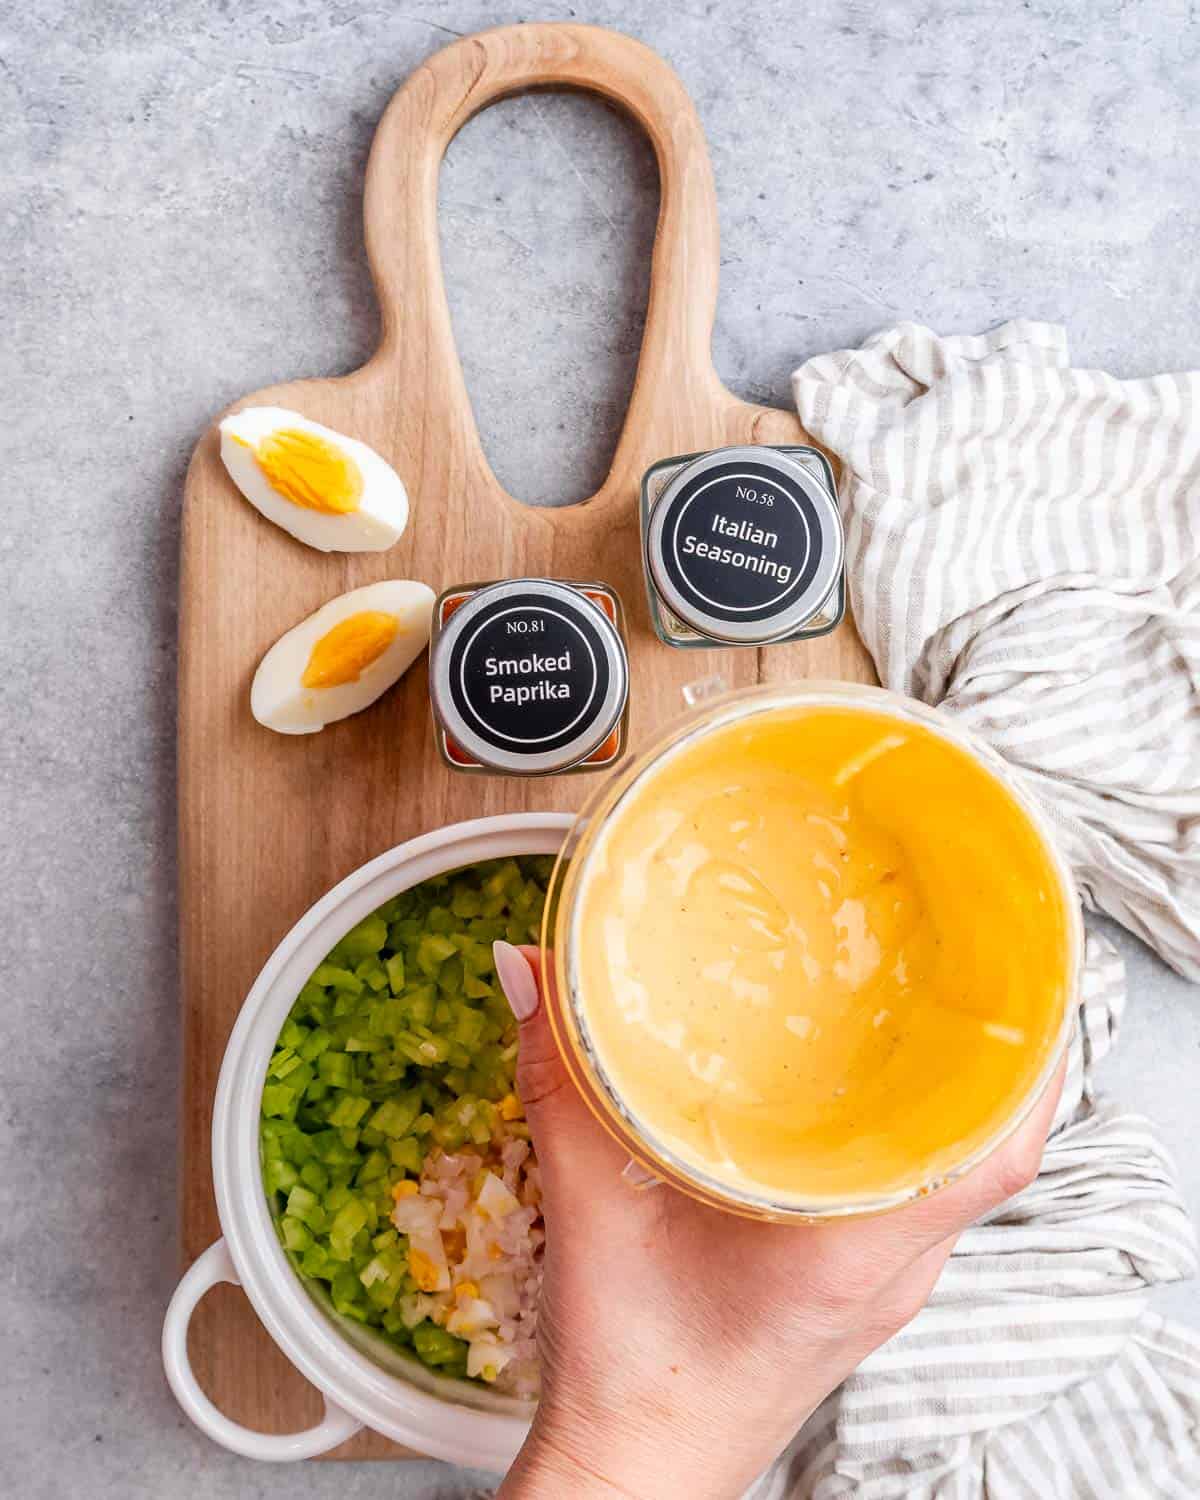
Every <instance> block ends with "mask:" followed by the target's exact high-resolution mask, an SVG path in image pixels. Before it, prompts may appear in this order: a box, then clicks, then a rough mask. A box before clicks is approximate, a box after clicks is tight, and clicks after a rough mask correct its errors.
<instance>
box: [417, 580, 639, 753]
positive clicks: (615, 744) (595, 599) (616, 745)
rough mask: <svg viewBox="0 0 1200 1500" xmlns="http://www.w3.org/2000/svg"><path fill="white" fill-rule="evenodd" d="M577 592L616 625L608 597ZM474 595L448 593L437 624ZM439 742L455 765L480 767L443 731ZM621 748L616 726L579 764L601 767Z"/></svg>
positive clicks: (469, 593) (611, 602)
mask: <svg viewBox="0 0 1200 1500" xmlns="http://www.w3.org/2000/svg"><path fill="white" fill-rule="evenodd" d="M579 592H580V593H581V594H583V596H584V597H585V598H587V599H590V600H591V601H592V603H593V604H597V605H599V606H600V608H601V609H602V610H603V611H604V613H605V614H606V615H607V616H608V618H609V620H610V621H611V622H612V623H613V624H614V625H615V624H616V623H617V611H616V606H615V605H614V603H613V600H612V597H611V595H609V594H602V593H598V592H596V591H595V590H594V589H580V590H579ZM473 593H475V590H474V589H467V590H465V591H464V592H463V593H461V594H449V595H448V596H447V597H446V598H445V599H443V600H442V607H441V611H440V613H439V615H438V624H439V625H441V626H444V625H445V623H446V621H447V620H448V619H449V618H450V616H451V615H452V614H453V613H454V611H455V610H456V609H457V608H458V607H459V605H460V604H465V603H466V602H467V600H468V599H469V598H470V597H471V595H472V594H473ZM442 743H443V744H444V745H445V747H446V754H447V756H449V758H450V759H451V760H452V761H453V762H454V763H455V765H457V766H479V765H482V762H481V761H478V760H476V759H475V757H474V756H473V755H468V754H467V752H466V751H465V750H464V749H463V747H462V746H461V745H460V744H459V743H458V741H457V740H455V739H453V738H452V737H451V736H450V735H449V734H447V733H446V732H445V730H443V731H442ZM620 747H621V726H620V725H619V724H618V725H616V726H615V727H614V728H613V730H612V733H611V734H610V735H609V736H608V738H607V739H606V740H605V741H604V743H603V744H602V745H597V747H596V748H595V750H593V751H592V753H591V754H590V755H589V756H587V757H585V759H583V760H581V761H580V762H579V764H580V765H581V766H599V765H604V764H605V762H607V761H610V760H613V759H615V757H616V755H617V752H618V750H619V749H620ZM568 769H569V767H568Z"/></svg>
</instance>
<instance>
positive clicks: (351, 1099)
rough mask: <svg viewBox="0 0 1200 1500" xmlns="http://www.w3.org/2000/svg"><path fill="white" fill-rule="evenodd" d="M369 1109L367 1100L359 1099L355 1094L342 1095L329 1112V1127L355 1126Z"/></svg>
mask: <svg viewBox="0 0 1200 1500" xmlns="http://www.w3.org/2000/svg"><path fill="white" fill-rule="evenodd" d="M370 1107H371V1101H370V1100H369V1099H361V1098H359V1096H358V1095H357V1094H343V1095H342V1097H341V1098H340V1099H339V1100H338V1102H337V1103H336V1104H335V1105H334V1106H333V1108H332V1110H330V1112H329V1123H330V1124H331V1125H357V1124H358V1122H359V1121H360V1120H361V1119H362V1117H363V1115H365V1114H366V1112H367V1111H368V1110H369V1109H370Z"/></svg>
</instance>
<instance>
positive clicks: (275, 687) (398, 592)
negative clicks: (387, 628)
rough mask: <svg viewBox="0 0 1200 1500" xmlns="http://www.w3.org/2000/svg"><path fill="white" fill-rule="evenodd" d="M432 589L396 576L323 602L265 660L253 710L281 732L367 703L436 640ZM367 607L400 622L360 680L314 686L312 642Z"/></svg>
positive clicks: (319, 724)
mask: <svg viewBox="0 0 1200 1500" xmlns="http://www.w3.org/2000/svg"><path fill="white" fill-rule="evenodd" d="M433 597H434V596H433V590H432V589H431V588H428V587H426V585H425V584H423V583H416V582H414V581H413V580H411V579H404V578H390V579H385V580H384V581H383V582H382V583H369V584H367V585H366V587H365V588H360V589H351V590H350V592H349V593H347V594H339V595H338V597H337V598H336V599H331V600H330V601H329V603H328V604H323V605H322V606H321V608H320V609H318V610H317V611H316V613H315V614H311V615H309V617H308V618H307V619H306V620H302V621H301V622H300V624H299V625H296V626H293V628H292V629H291V630H289V631H288V632H287V634H286V635H283V636H280V638H279V639H278V640H277V641H276V642H275V644H274V645H273V646H272V647H271V649H270V650H269V651H268V652H267V654H266V655H265V656H264V657H263V659H262V661H261V662H260V663H259V665H258V671H257V672H255V674H254V681H253V683H252V684H251V687H250V708H251V712H252V713H253V714H254V717H255V718H256V719H257V720H258V722H259V723H260V724H262V725H265V727H266V728H268V729H274V730H276V731H277V732H278V733H279V734H315V733H316V732H317V730H319V729H324V727H325V726H326V724H333V723H335V722H336V721H337V720H338V719H345V718H348V717H349V715H350V714H356V713H358V712H359V711H360V710H361V709H364V708H368V707H369V706H370V705H371V704H372V703H374V702H375V700H376V699H377V698H379V697H380V696H381V695H382V694H383V693H386V692H387V690H388V688H390V687H391V686H392V684H393V683H395V682H398V681H399V679H400V678H401V677H403V676H404V674H405V672H407V671H408V669H409V667H411V666H412V664H413V662H414V661H416V659H417V657H418V656H420V654H421V652H422V651H423V650H424V649H425V647H426V646H427V645H428V643H429V631H430V625H431V622H432V619H433ZM362 610H381V611H382V612H383V613H385V614H390V615H395V616H396V618H397V619H398V620H399V622H400V624H399V628H398V629H397V631H396V636H395V639H394V640H393V641H392V642H391V644H390V645H389V646H388V647H387V649H386V650H385V651H383V652H382V653H381V655H379V656H377V657H376V658H375V660H374V661H373V662H371V663H369V664H368V665H367V666H366V667H364V668H363V670H362V672H361V673H360V674H359V676H358V678H357V679H356V680H355V681H354V682H344V683H339V684H338V685H337V686H335V687H323V688H308V687H305V686H304V684H303V682H302V681H301V679H302V677H303V676H304V671H305V668H306V667H307V666H308V661H309V657H310V656H311V655H312V650H313V647H314V646H315V645H316V644H317V642H318V641H319V640H320V639H321V638H322V636H324V635H326V634H328V632H329V631H331V630H332V629H333V628H334V626H335V625H340V624H341V623H342V621H343V620H346V619H349V617H350V616H351V615H356V614H358V613H359V612H360V611H362Z"/></svg>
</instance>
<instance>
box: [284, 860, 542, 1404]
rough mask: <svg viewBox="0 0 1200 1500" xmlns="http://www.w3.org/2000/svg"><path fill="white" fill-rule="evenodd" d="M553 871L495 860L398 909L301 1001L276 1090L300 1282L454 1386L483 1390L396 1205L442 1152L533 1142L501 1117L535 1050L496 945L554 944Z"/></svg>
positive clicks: (345, 944)
mask: <svg viewBox="0 0 1200 1500" xmlns="http://www.w3.org/2000/svg"><path fill="white" fill-rule="evenodd" d="M552 864H553V861H552V860H551V859H546V858H542V857H537V858H522V859H506V860H500V861H492V862H491V863H489V864H484V865H479V866H474V867H472V868H470V869H466V870H460V871H458V872H457V873H455V874H453V875H450V876H439V877H437V878H435V879H434V880H429V881H426V882H424V883H423V884H422V885H418V886H415V887H413V888H412V889H410V890H408V891H404V892H402V893H401V894H399V895H398V896H394V897H393V898H392V899H391V900H390V901H387V902H385V903H384V905H383V906H381V907H380V908H379V909H378V910H377V911H376V912H374V913H373V914H372V915H371V916H369V917H366V918H364V919H363V921H361V922H359V923H358V925H357V926H356V927H354V928H352V929H351V930H350V931H349V932H348V933H346V934H345V936H344V937H343V938H342V939H341V940H340V941H339V942H338V943H337V944H335V945H334V947H333V949H332V950H331V951H330V952H329V953H328V954H327V955H326V958H325V961H324V962H323V963H321V964H320V965H319V966H318V967H317V969H316V970H315V972H314V973H313V975H312V976H311V978H310V979H309V981H308V983H307V984H305V985H304V987H303V988H302V989H301V991H300V993H299V995H298V996H297V997H296V1000H295V1003H294V1004H293V1006H292V1010H291V1014H290V1015H289V1016H288V1018H287V1020H286V1021H285V1022H284V1024H283V1027H282V1029H281V1031H280V1034H279V1038H278V1040H277V1042H276V1045H275V1048H274V1051H273V1054H272V1056H271V1059H270V1061H269V1063H268V1065H267V1076H266V1079H265V1080H264V1087H263V1092H262V1122H261V1132H262V1162H263V1167H262V1172H263V1185H264V1189H265V1191H266V1192H267V1193H268V1195H269V1196H270V1197H271V1199H272V1205H273V1210H274V1211H275V1212H276V1214H277V1225H278V1232H279V1237H280V1240H281V1241H282V1243H283V1245H284V1247H285V1248H286V1249H287V1251H288V1252H289V1254H290V1255H291V1256H292V1258H293V1263H294V1264H295V1265H296V1267H297V1269H298V1271H299V1272H300V1273H301V1274H302V1275H304V1276H307V1277H312V1278H315V1279H317V1280H320V1281H322V1282H324V1283H325V1284H326V1285H327V1286H328V1288H329V1293H330V1296H331V1298H332V1300H333V1305H334V1307H335V1308H336V1309H337V1310H338V1311H339V1312H340V1313H341V1314H342V1315H343V1316H345V1317H349V1318H354V1319H356V1320H357V1321H359V1322H361V1323H365V1324H369V1325H370V1326H372V1327H374V1328H377V1329H380V1330H381V1332H382V1334H383V1336H384V1337H387V1338H389V1339H391V1341H392V1342H393V1343H395V1344H396V1345H397V1346H399V1347H404V1348H414V1349H415V1351H416V1353H417V1355H418V1357H419V1358H421V1359H422V1360H423V1361H424V1362H425V1363H426V1364H427V1365H429V1366H431V1367H432V1368H435V1369H438V1370H440V1371H442V1372H443V1373H445V1374H448V1375H453V1376H462V1377H464V1378H465V1377H466V1345H465V1343H464V1342H463V1341H462V1340H461V1339H457V1338H455V1337H453V1336H452V1335H450V1334H448V1333H446V1332H445V1331H444V1330H443V1329H442V1328H441V1327H439V1326H438V1325H437V1324H435V1323H433V1322H431V1321H429V1318H428V1311H429V1308H430V1307H431V1305H432V1304H431V1303H430V1302H429V1300H428V1299H426V1298H424V1297H423V1295H422V1294H420V1293H419V1292H418V1289H417V1285H416V1282H415V1280H414V1279H413V1277H412V1276H411V1274H410V1273H409V1271H408V1251H407V1240H406V1239H405V1237H404V1236H403V1235H401V1234H399V1233H398V1232H397V1230H396V1229H394V1228H393V1227H392V1226H391V1223H390V1216H391V1212H392V1207H393V1197H392V1189H393V1188H394V1187H395V1186H396V1184H397V1183H399V1182H402V1181H406V1180H408V1181H410V1182H411V1179H412V1178H413V1177H416V1176H418V1175H419V1174H420V1171H421V1167H422V1163H423V1161H424V1159H425V1156H426V1154H427V1153H428V1152H429V1151H430V1150H432V1149H433V1148H434V1147H436V1146H441V1147H444V1148H446V1149H447V1150H456V1149H458V1148H460V1147H463V1146H467V1147H477V1148H480V1149H484V1148H487V1147H488V1146H489V1143H492V1142H494V1141H496V1140H498V1139H500V1138H501V1137H502V1135H508V1136H521V1137H523V1138H527V1137H528V1127H527V1126H526V1125H525V1123H524V1121H523V1120H522V1119H520V1118H519V1117H518V1118H510V1115H509V1114H507V1113H505V1112H504V1110H503V1109H499V1108H498V1107H497V1106H498V1104H499V1102H500V1101H503V1100H505V1099H507V1098H508V1097H509V1096H510V1095H512V1093H513V1091H514V1087H515V1070H516V1055H517V1049H516V1040H515V1039H516V1029H515V1025H514V1022H513V1019H512V1014H511V1012H510V1011H509V1009H508V1005H507V1003H506V1001H505V999H504V997H503V995H502V994H501V993H500V991H499V988H498V986H497V984H496V982H495V968H494V964H493V960H492V949H491V945H492V943H493V942H494V941H495V940H496V939H497V938H502V937H507V938H508V939H509V940H511V941H520V942H525V941H528V940H531V939H532V940H535V941H536V934H537V931H538V928H539V926H540V922H541V911H542V904H543V901H544V891H545V885H546V882H547V879H548V877H549V874H550V870H551V867H552Z"/></svg>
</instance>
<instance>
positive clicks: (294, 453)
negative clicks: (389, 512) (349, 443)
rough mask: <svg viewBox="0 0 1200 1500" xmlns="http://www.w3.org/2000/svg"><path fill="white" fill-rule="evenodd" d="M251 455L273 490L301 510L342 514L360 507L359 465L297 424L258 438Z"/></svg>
mask: <svg viewBox="0 0 1200 1500" xmlns="http://www.w3.org/2000/svg"><path fill="white" fill-rule="evenodd" d="M254 457H255V458H256V459H257V460H258V466H259V468H260V469H261V470H262V471H263V473H264V474H265V475H266V479H267V483H268V484H269V485H270V486H271V488H272V489H273V490H274V491H275V492H276V494H279V495H282V496H283V498H284V499H285V500H290V501H291V502H292V504H293V505H298V506H300V507H301V509H302V510H316V511H320V512H321V513H322V514H323V515H327V516H345V515H350V514H352V513H353V512H354V511H356V510H357V509H358V507H359V503H360V502H361V500H362V492H363V480H362V474H361V472H360V470H359V467H358V465H357V464H356V463H355V462H354V460H353V459H352V458H351V457H350V455H349V454H348V453H343V451H342V450H341V449H340V448H338V447H337V446H336V445H335V444H333V443H331V442H330V441H329V440H328V438H323V437H318V435H317V434H316V433H315V432H305V431H303V429H301V428H299V427H281V428H279V429H278V430H277V431H275V432H271V433H268V434H267V436H266V437H265V438H263V439H262V440H261V442H260V443H259V444H258V446H257V447H256V448H255V450H254Z"/></svg>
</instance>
